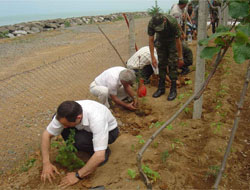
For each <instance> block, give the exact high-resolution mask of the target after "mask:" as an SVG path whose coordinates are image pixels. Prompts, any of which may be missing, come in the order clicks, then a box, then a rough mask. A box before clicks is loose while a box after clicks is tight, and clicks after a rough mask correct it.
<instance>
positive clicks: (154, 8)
mask: <svg viewBox="0 0 250 190" xmlns="http://www.w3.org/2000/svg"><path fill="white" fill-rule="evenodd" d="M162 12H163V11H162V10H161V8H160V7H159V6H158V3H157V0H155V6H152V8H150V9H148V14H149V15H150V16H154V15H156V14H158V13H162Z"/></svg>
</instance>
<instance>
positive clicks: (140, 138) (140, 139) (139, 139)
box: [136, 135, 145, 145]
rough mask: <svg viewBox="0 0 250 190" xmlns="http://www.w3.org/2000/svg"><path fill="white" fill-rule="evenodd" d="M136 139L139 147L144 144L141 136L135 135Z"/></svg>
mask: <svg viewBox="0 0 250 190" xmlns="http://www.w3.org/2000/svg"><path fill="white" fill-rule="evenodd" d="M136 138H137V139H138V143H139V144H141V145H142V144H144V143H145V140H144V139H143V138H142V136H141V135H137V136H136Z"/></svg>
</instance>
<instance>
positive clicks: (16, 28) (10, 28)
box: [0, 12, 148, 38]
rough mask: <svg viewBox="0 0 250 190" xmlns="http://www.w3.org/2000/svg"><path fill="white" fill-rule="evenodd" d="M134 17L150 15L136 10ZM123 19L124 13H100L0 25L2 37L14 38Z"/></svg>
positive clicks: (0, 35)
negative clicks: (97, 14)
mask: <svg viewBox="0 0 250 190" xmlns="http://www.w3.org/2000/svg"><path fill="white" fill-rule="evenodd" d="M133 15H134V17H135V18H137V17H144V16H148V13H147V12H134V13H133ZM121 19H123V15H122V13H114V14H110V15H99V16H82V17H72V18H66V19H61V18H58V19H51V20H41V21H32V22H25V23H18V24H14V25H7V26H0V38H14V37H17V36H23V35H27V34H34V33H39V32H43V31H48V30H56V29H61V28H65V27H70V26H76V25H84V24H93V23H103V22H113V21H117V20H121Z"/></svg>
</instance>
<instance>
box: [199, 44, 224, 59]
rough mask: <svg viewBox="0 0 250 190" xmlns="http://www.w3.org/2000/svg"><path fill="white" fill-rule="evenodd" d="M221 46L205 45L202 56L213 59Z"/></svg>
mask: <svg viewBox="0 0 250 190" xmlns="http://www.w3.org/2000/svg"><path fill="white" fill-rule="evenodd" d="M220 49H221V47H205V48H204V49H203V50H202V52H201V55H200V56H201V58H203V59H212V58H213V56H214V55H215V54H216V53H218V52H219V51H220Z"/></svg>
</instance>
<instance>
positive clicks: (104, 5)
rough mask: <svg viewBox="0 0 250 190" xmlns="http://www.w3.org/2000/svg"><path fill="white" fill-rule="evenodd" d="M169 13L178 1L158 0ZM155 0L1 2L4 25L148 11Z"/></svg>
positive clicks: (21, 0)
mask: <svg viewBox="0 0 250 190" xmlns="http://www.w3.org/2000/svg"><path fill="white" fill-rule="evenodd" d="M157 2H158V6H159V7H160V8H161V9H162V10H163V11H164V12H166V11H168V10H169V9H170V7H171V6H172V4H174V3H177V2H178V0H158V1H157ZM154 5H155V0H0V26H2V25H11V24H16V23H20V22H28V21H37V20H47V19H55V18H70V17H78V16H96V15H107V14H111V13H118V12H135V11H147V10H148V9H149V8H152V6H154Z"/></svg>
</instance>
